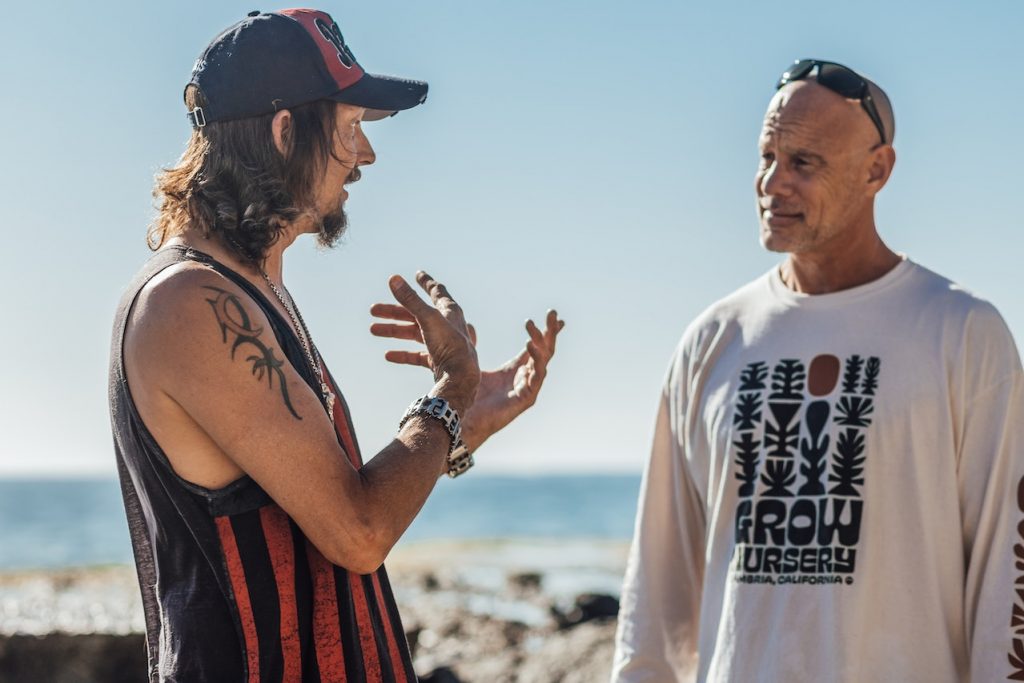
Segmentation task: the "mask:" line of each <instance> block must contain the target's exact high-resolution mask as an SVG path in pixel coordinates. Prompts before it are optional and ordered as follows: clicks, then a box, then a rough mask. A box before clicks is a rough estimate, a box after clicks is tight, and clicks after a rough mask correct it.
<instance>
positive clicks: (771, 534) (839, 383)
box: [731, 354, 882, 584]
mask: <svg viewBox="0 0 1024 683" xmlns="http://www.w3.org/2000/svg"><path fill="white" fill-rule="evenodd" d="M881 370H882V362H881V360H880V359H879V358H877V357H875V356H868V357H865V356H861V355H858V354H853V355H850V356H848V357H847V358H845V359H844V360H840V358H838V357H837V356H834V355H831V354H820V355H817V356H815V357H814V358H812V359H811V360H810V362H809V363H805V361H804V360H802V359H795V358H783V359H780V360H778V361H776V362H774V363H773V364H769V363H768V362H766V361H755V362H752V363H748V364H747V365H745V366H744V367H743V368H742V369H741V371H740V373H739V388H738V392H737V396H736V401H735V405H734V408H733V420H732V427H733V433H734V435H735V437H734V438H733V439H732V440H731V448H732V462H733V464H734V465H735V468H734V470H733V471H734V476H735V479H736V481H737V483H738V490H737V493H738V496H739V503H738V504H737V509H736V524H735V551H734V554H733V559H732V573H733V576H734V578H735V579H736V580H737V581H741V582H744V583H771V584H776V583H800V584H834V583H845V584H849V583H852V582H853V573H854V571H855V570H856V566H857V544H858V542H859V541H860V523H861V518H862V516H863V513H864V500H863V493H864V485H865V484H864V482H865V477H864V473H865V468H866V467H867V464H868V463H867V459H868V453H867V438H866V432H867V430H868V429H869V427H870V426H871V422H872V419H873V417H874V410H875V398H876V394H877V392H878V390H879V386H880V384H879V382H880V375H881Z"/></svg>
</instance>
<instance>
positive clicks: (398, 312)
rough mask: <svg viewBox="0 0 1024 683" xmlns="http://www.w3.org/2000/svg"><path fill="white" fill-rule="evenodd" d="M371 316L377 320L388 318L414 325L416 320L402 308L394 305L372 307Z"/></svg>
mask: <svg viewBox="0 0 1024 683" xmlns="http://www.w3.org/2000/svg"><path fill="white" fill-rule="evenodd" d="M370 315H372V316H373V317H375V318H386V319H388V320H401V321H402V322H407V323H413V322H416V318H414V317H412V314H411V313H409V311H407V310H406V309H405V308H403V307H402V306H396V305H394V304H374V305H373V306H370Z"/></svg>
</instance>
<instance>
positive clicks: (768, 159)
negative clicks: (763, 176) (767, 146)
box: [761, 152, 775, 168]
mask: <svg viewBox="0 0 1024 683" xmlns="http://www.w3.org/2000/svg"><path fill="white" fill-rule="evenodd" d="M774 162H775V155H774V154H772V153H771V152H761V168H768V167H769V166H771V165H772V164H773V163H774Z"/></svg>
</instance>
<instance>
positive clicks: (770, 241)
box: [761, 225, 790, 254]
mask: <svg viewBox="0 0 1024 683" xmlns="http://www.w3.org/2000/svg"><path fill="white" fill-rule="evenodd" d="M761 246H762V247H763V248H764V249H766V250H767V251H772V252H775V253H779V254H785V253H788V252H789V251H790V240H787V239H786V238H784V237H782V236H781V235H779V234H778V233H775V232H773V231H772V229H771V228H768V227H765V226H763V225H762V226H761Z"/></svg>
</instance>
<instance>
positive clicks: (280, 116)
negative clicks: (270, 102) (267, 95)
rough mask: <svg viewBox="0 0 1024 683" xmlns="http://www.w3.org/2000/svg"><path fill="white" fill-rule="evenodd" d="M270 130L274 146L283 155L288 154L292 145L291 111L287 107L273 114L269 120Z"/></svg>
mask: <svg viewBox="0 0 1024 683" xmlns="http://www.w3.org/2000/svg"><path fill="white" fill-rule="evenodd" d="M270 130H271V133H272V134H273V136H274V147H276V148H277V151H278V152H279V153H280V154H281V156H283V157H287V156H288V152H289V150H291V147H292V113H291V112H290V111H288V110H287V109H282V110H281V111H279V112H277V113H276V114H274V120H273V121H271V122H270Z"/></svg>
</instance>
